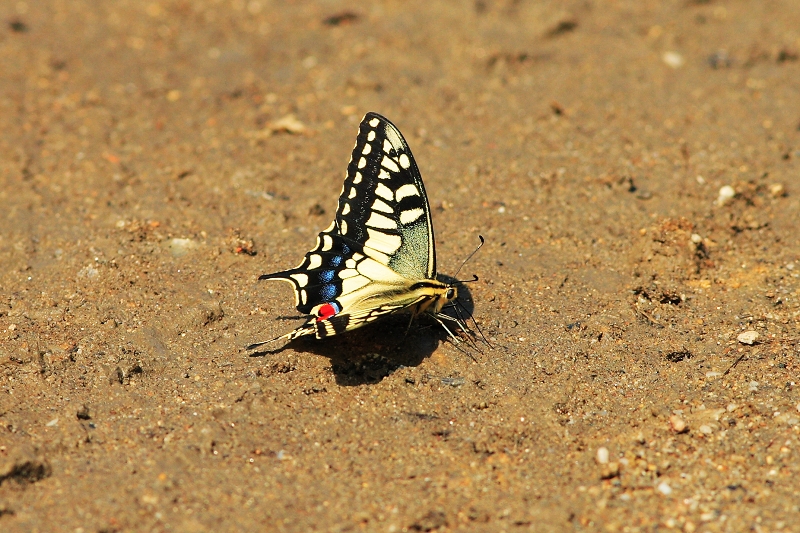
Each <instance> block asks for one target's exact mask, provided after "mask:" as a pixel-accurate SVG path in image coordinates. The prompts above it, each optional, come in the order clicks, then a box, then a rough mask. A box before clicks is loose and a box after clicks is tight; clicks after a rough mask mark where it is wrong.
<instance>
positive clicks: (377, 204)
mask: <svg viewBox="0 0 800 533" xmlns="http://www.w3.org/2000/svg"><path fill="white" fill-rule="evenodd" d="M372 209H374V210H375V211H380V212H381V213H394V210H393V209H392V208H391V207H390V206H389V204H387V203H386V202H384V201H383V200H381V199H379V198H376V199H375V201H374V202H372Z"/></svg>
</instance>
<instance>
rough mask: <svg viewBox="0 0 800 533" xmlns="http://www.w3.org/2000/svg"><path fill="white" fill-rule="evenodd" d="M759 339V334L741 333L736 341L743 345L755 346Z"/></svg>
mask: <svg viewBox="0 0 800 533" xmlns="http://www.w3.org/2000/svg"><path fill="white" fill-rule="evenodd" d="M757 339H758V332H757V331H752V330H750V331H745V332H744V333H740V334H739V336H738V337H736V340H737V341H739V342H741V343H742V344H755V343H756V340H757Z"/></svg>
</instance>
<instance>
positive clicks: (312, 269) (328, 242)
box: [258, 224, 357, 314]
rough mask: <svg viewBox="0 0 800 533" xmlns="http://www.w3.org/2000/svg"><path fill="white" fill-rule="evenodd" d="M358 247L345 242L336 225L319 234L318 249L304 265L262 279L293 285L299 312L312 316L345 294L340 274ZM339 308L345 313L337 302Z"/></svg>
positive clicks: (307, 256) (310, 253)
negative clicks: (313, 311) (320, 306)
mask: <svg viewBox="0 0 800 533" xmlns="http://www.w3.org/2000/svg"><path fill="white" fill-rule="evenodd" d="M356 246H357V245H353V243H349V244H348V243H347V242H345V240H344V239H342V237H341V236H340V235H338V234H337V232H336V229H335V226H334V225H333V224H332V225H331V227H329V228H328V229H326V230H325V231H323V232H321V233H320V234H319V236H318V237H317V246H316V247H315V248H314V249H313V250H311V251H310V252H308V253H307V254H306V256H305V258H304V259H303V262H302V263H300V265H298V266H297V267H295V268H293V269H291V270H284V271H282V272H275V273H274V274H264V275H263V276H260V277H259V278H258V279H280V280H284V281H289V282H290V283H292V285H293V286H294V290H295V305H296V306H297V310H298V311H300V312H301V313H304V314H309V313H311V312H312V310H313V309H314V308H315V307H317V306H319V305H321V304H325V303H332V302H336V298H337V297H338V296H340V295H341V294H342V283H341V281H342V280H341V278H340V277H339V272H341V271H342V270H344V269H345V268H347V267H346V263H347V259H349V258H351V257H352V256H353V253H354V247H356ZM336 305H337V307H338V309H341V304H338V302H336Z"/></svg>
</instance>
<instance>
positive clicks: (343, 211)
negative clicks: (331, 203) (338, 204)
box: [342, 204, 350, 215]
mask: <svg viewBox="0 0 800 533" xmlns="http://www.w3.org/2000/svg"><path fill="white" fill-rule="evenodd" d="M349 212H350V204H344V207H343V208H342V215H346V214H347V213H349Z"/></svg>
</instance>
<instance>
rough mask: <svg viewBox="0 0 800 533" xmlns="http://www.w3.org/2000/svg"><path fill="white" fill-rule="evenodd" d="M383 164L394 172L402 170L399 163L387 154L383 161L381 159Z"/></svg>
mask: <svg viewBox="0 0 800 533" xmlns="http://www.w3.org/2000/svg"><path fill="white" fill-rule="evenodd" d="M362 159H363V158H362ZM359 164H360V163H359ZM381 165H383V166H384V167H386V168H388V169H389V170H391V171H392V172H400V167H398V166H397V163H395V162H394V161H392V160H391V159H390V158H388V157H386V156H383V161H381Z"/></svg>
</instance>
